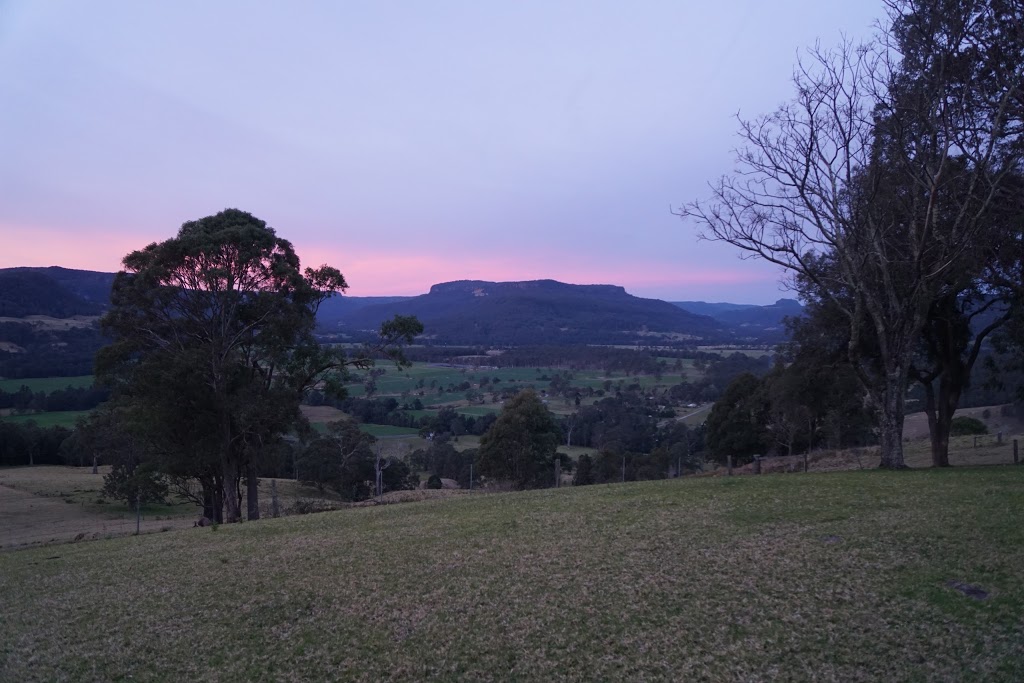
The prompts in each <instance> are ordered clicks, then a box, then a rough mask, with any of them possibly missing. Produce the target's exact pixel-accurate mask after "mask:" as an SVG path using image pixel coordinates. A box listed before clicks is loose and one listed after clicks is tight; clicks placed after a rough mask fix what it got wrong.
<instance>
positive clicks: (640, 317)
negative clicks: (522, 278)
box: [0, 266, 802, 345]
mask: <svg viewBox="0 0 1024 683" xmlns="http://www.w3.org/2000/svg"><path fill="white" fill-rule="evenodd" d="M113 280H114V274H113V273H102V272H95V271H87V270H73V269H68V268H60V267H56V266H54V267H49V268H6V269H0V317H6V318H24V317H26V316H30V315H42V316H50V317H54V318H69V317H72V316H94V315H99V314H101V313H102V312H103V311H104V310H105V309H106V308H107V307H108V306H109V296H110V287H111V284H112V283H113ZM801 311H802V307H801V306H800V304H799V303H798V302H796V301H794V300H792V299H780V300H779V301H777V302H776V303H775V304H772V305H769V306H756V305H750V304H730V303H707V302H702V301H679V302H672V303H670V302H666V301H661V300H659V299H645V298H641V297H636V296H633V295H631V294H629V293H627V292H626V290H625V289H624V288H623V287H619V286H616V285H572V284H565V283H562V282H556V281H555V280H532V281H526V282H486V281H481V280H458V281H454V282H445V283H441V284H436V285H434V286H433V287H431V288H430V291H429V292H427V293H426V294H422V295H420V296H412V297H350V296H335V297H331V298H330V299H328V300H327V301H325V302H324V303H323V304H322V305H321V307H320V310H319V312H318V319H319V323H320V328H321V330H322V331H323V332H324V333H325V334H327V335H341V336H361V335H363V334H365V333H366V332H367V331H371V330H375V329H376V328H377V327H378V326H379V325H380V323H381V322H382V321H383V320H387V319H389V318H391V317H392V316H393V315H395V314H401V315H415V316H417V317H418V318H419V319H420V321H421V322H423V324H424V326H425V328H426V332H425V334H424V337H423V340H424V341H430V342H433V343H446V344H494V345H522V344H637V343H640V344H658V343H671V342H675V343H687V342H689V343H721V342H741V341H747V342H766V343H767V342H772V341H778V340H780V339H781V338H782V337H783V336H784V328H783V326H782V320H783V318H784V317H785V316H788V315H799V314H800V312H801ZM0 341H2V340H0Z"/></svg>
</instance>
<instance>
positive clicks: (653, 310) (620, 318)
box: [339, 280, 729, 345]
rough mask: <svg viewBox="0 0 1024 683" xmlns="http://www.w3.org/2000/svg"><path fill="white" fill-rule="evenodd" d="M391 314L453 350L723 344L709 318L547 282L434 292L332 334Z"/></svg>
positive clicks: (620, 291) (360, 314)
mask: <svg viewBox="0 0 1024 683" xmlns="http://www.w3.org/2000/svg"><path fill="white" fill-rule="evenodd" d="M395 314H401V315H415V316H416V317H418V318H419V319H420V321H421V322H423V324H424V326H425V327H426V336H427V337H428V338H430V339H433V340H435V341H438V342H444V343H459V344H508V345H520V344H569V343H637V342H640V341H646V342H647V343H657V340H658V339H674V340H679V339H697V340H703V339H721V338H725V337H728V336H729V335H728V332H727V330H726V329H725V326H724V325H722V324H721V323H718V322H716V321H714V320H712V319H711V318H708V317H706V316H700V315H694V314H693V313H689V312H687V311H684V310H682V309H681V308H679V307H677V306H673V305H672V304H670V303H667V302H665V301H659V300H657V299H642V298H639V297H635V296H632V295H630V294H627V293H626V290H625V289H624V288H622V287H617V286H614V285H571V284H565V283H561V282H556V281H554V280H534V281H528V282H484V281H478V280H460V281H456V282H446V283H442V284H437V285H434V286H433V287H431V288H430V292H428V293H427V294H423V295H421V296H417V297H413V298H410V299H406V300H404V301H398V302H393V303H388V304H377V305H372V306H366V307H365V308H362V309H360V310H358V311H355V312H354V313H353V314H351V315H349V316H348V317H347V318H346V319H345V320H344V321H343V322H342V327H341V328H339V329H343V330H344V329H350V330H371V329H375V328H376V327H377V326H379V325H380V323H381V321H383V320H386V319H388V318H390V317H391V316H393V315H395Z"/></svg>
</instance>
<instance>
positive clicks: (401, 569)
mask: <svg viewBox="0 0 1024 683" xmlns="http://www.w3.org/2000/svg"><path fill="white" fill-rule="evenodd" d="M1022 579H1024V467H1019V468H1013V467H989V468H971V469H960V470H948V471H911V472H900V473H887V472H878V471H865V472H847V473H836V474H819V475H816V474H810V475H801V476H790V475H779V476H762V477H743V478H731V479H725V478H722V479H686V480H673V481H663V482H649V483H640V484H625V485H614V486H595V487H582V488H578V489H560V490H548V491H541V492H534V493H525V494H495V495H462V496H458V497H454V498H449V499H444V500H432V501H426V502H421V503H414V504H408V505H397V506H384V507H371V508H364V509H353V510H344V511H340V512H334V513H325V514H319V515H310V516H305V517H293V518H288V519H279V520H268V521H262V522H258V523H248V524H242V525H236V526H231V527H224V526H222V527H219V528H217V529H215V530H211V529H184V530H181V531H172V532H169V533H164V534H154V535H149V536H138V537H128V538H120V539H113V540H109V541H97V542H93V543H85V544H73V545H65V546H59V547H52V548H42V549H38V550H25V551H21V552H16V553H0V604H3V605H4V609H3V613H2V614H3V616H2V618H0V680H5V681H6V680H10V681H34V680H40V681H41V680H68V681H86V680H87V681H94V680H127V679H129V678H130V679H131V680H137V681H163V680H196V681H204V680H218V681H249V680H366V681H379V680H480V681H484V680H537V681H549V680H578V681H584V680H712V681H718V680H748V681H754V680H820V681H826V680H832V681H869V680H870V681H876V680H948V681H1020V680H1022V679H1024V637H1022V636H1024V622H1022V616H1021V615H1022V614H1024V580H1022ZM970 587H974V588H976V589H977V590H978V591H983V593H984V599H980V600H979V599H975V598H974V597H971V596H970V595H966V594H965V593H964V592H962V591H964V590H966V591H967V592H968V593H971V592H974V591H973V590H972V588H970ZM974 594H975V595H976V596H978V597H981V593H976V592H975V593H974Z"/></svg>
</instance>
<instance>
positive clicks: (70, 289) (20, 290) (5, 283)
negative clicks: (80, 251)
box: [0, 266, 114, 318]
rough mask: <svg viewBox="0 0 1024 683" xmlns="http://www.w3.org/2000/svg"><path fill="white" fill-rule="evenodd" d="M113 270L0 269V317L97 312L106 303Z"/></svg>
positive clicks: (112, 280) (57, 315) (73, 314)
mask: <svg viewBox="0 0 1024 683" xmlns="http://www.w3.org/2000/svg"><path fill="white" fill-rule="evenodd" d="M113 282H114V274H113V273H98V272H94V271H91V270H71V269H68V268H59V267H56V266H52V267H49V268H3V269H0V317H8V318H23V317H25V316H29V315H46V316H51V317H54V318H70V317H72V316H75V315H99V314H101V313H102V312H103V311H104V310H105V309H106V308H107V306H108V305H109V303H110V287H111V285H112V284H113Z"/></svg>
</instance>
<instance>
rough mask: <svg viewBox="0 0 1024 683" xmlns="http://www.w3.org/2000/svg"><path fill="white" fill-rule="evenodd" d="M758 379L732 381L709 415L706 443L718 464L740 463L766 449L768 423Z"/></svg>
mask: <svg viewBox="0 0 1024 683" xmlns="http://www.w3.org/2000/svg"><path fill="white" fill-rule="evenodd" d="M766 412H767V411H766V406H765V403H764V400H763V394H762V384H761V380H759V379H758V378H757V377H754V376H753V375H751V374H749V373H745V374H742V375H740V376H739V377H737V378H736V379H734V380H733V382H732V384H730V385H729V387H728V388H727V389H726V390H725V393H724V394H723V395H722V398H720V399H719V400H718V401H717V402H716V403H715V405H714V406H712V408H711V412H710V413H709V414H708V419H707V433H706V435H705V441H706V443H707V447H708V450H709V451H710V452H711V454H712V455H713V456H715V458H716V459H717V460H718V461H719V462H725V460H726V457H727V456H730V455H731V456H732V457H733V462H734V463H736V464H741V463H743V462H745V461H749V460H750V459H751V458H752V457H753V456H754V455H756V454H758V453H763V452H764V450H765V440H766V435H765V432H764V425H765V423H766V422H767V418H766Z"/></svg>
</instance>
